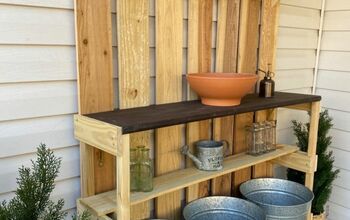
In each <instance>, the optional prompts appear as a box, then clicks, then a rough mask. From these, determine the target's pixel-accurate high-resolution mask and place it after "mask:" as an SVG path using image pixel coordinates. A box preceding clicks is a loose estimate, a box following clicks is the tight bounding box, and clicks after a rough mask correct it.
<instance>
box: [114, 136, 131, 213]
mask: <svg viewBox="0 0 350 220" xmlns="http://www.w3.org/2000/svg"><path fill="white" fill-rule="evenodd" d="M121 138H122V144H121V146H117V157H116V164H117V167H116V171H117V174H116V177H117V179H116V182H117V190H116V197H117V199H116V201H117V219H118V220H130V156H129V153H130V149H129V145H130V137H129V135H128V134H127V135H123V136H122V137H121Z"/></svg>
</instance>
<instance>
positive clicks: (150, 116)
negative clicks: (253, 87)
mask: <svg viewBox="0 0 350 220" xmlns="http://www.w3.org/2000/svg"><path fill="white" fill-rule="evenodd" d="M320 100H321V97H320V96H316V95H303V94H293V93H283V92H277V93H276V94H275V97H274V98H270V99H265V98H259V97H258V96H257V95H254V94H251V95H248V96H246V97H245V98H243V100H242V103H241V105H239V106H234V107H213V106H205V105H202V104H201V103H200V101H184V102H177V103H170V104H161V105H151V106H147V107H138V108H131V109H124V110H118V109H117V110H114V111H107V112H100V113H94V114H86V115H75V117H74V127H75V137H76V138H77V139H78V140H80V141H81V142H83V143H86V144H89V145H91V146H93V147H95V148H98V149H100V150H102V151H105V152H107V153H110V154H112V155H114V156H116V183H117V184H116V185H117V187H116V190H112V191H109V192H104V193H100V194H97V195H93V196H90V197H86V198H83V199H80V201H79V202H80V203H81V204H82V205H83V206H84V207H85V208H87V209H89V210H90V211H91V212H92V213H93V215H95V216H97V217H101V218H102V217H103V216H104V217H103V218H108V217H107V216H106V215H108V214H112V213H117V218H118V220H121V219H123V220H124V219H130V206H131V205H134V204H138V203H140V202H144V201H146V200H149V199H152V198H155V197H158V196H161V195H164V194H166V193H169V192H172V191H175V190H179V189H182V188H185V187H188V186H191V185H193V184H196V183H199V182H202V181H205V180H210V179H212V178H215V177H218V176H222V175H225V174H228V173H232V172H234V171H237V170H240V169H243V168H247V167H250V166H253V165H256V164H259V163H262V162H266V161H270V162H272V163H276V164H280V165H283V166H286V167H289V168H293V169H296V170H299V171H303V172H305V173H306V182H305V185H306V186H307V187H309V188H310V189H312V186H313V174H314V171H315V170H316V165H317V156H316V141H317V129H318V118H319V111H320V103H319V101H320ZM280 107H285V108H292V109H297V110H306V111H309V112H310V133H309V147H308V152H301V151H299V150H298V149H299V148H298V147H296V146H288V145H278V148H277V150H276V151H273V152H270V153H266V154H263V155H261V156H251V155H248V154H246V153H241V154H237V155H234V156H230V157H227V158H225V161H224V169H223V170H221V171H215V172H205V171H200V170H198V169H196V168H194V167H190V168H185V169H181V170H178V171H174V172H170V173H168V174H165V175H161V176H157V177H155V178H154V189H153V191H151V192H136V193H130V167H129V149H130V148H129V134H131V133H134V132H139V131H145V130H149V129H156V128H161V127H166V126H173V125H179V124H184V123H188V122H193V121H199V120H204V119H212V118H217V117H223V116H229V115H235V114H241V113H246V112H253V111H259V110H264V109H271V108H280ZM179 154H180V152H179Z"/></svg>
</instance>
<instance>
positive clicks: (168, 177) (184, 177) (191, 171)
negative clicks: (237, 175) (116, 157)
mask: <svg viewBox="0 0 350 220" xmlns="http://www.w3.org/2000/svg"><path fill="white" fill-rule="evenodd" d="M298 149H299V148H298V147H296V146H288V145H279V147H278V149H277V150H276V151H273V152H269V153H267V154H263V155H260V156H251V155H248V154H246V153H241V154H237V155H233V156H230V157H227V158H225V160H224V168H223V169H222V170H220V171H210V172H206V171H200V170H198V169H197V168H195V167H189V168H186V169H182V170H178V171H174V172H171V173H168V174H165V175H162V176H159V177H155V178H154V189H153V191H151V192H137V193H132V194H131V204H137V203H139V202H143V201H146V200H149V199H152V198H154V197H157V196H159V195H163V194H166V193H169V192H172V191H174V190H179V189H181V188H185V187H187V186H190V185H193V184H195V183H199V182H203V181H205V180H208V179H212V178H215V177H218V176H221V175H226V174H229V173H232V172H234V171H237V170H241V169H243V168H245V167H250V166H252V165H255V164H257V163H261V162H264V161H267V160H272V159H274V158H277V157H280V156H284V155H288V154H291V153H293V152H296V151H298ZM81 201H82V203H83V204H84V205H86V206H88V207H89V208H91V210H93V212H94V214H96V215H98V216H101V215H105V214H108V213H112V212H114V211H115V210H116V203H115V201H116V200H115V191H114V190H113V191H110V192H105V193H101V194H98V195H95V196H91V197H88V198H84V199H82V200H81Z"/></svg>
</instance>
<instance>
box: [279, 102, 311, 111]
mask: <svg viewBox="0 0 350 220" xmlns="http://www.w3.org/2000/svg"><path fill="white" fill-rule="evenodd" d="M284 108H289V109H296V110H304V111H310V110H311V103H302V104H297V105H289V106H286V107H284Z"/></svg>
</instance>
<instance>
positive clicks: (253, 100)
mask: <svg viewBox="0 0 350 220" xmlns="http://www.w3.org/2000/svg"><path fill="white" fill-rule="evenodd" d="M320 100H321V96H318V95H304V94H298V93H287V92H276V93H275V96H274V98H273V99H263V98H260V97H259V96H258V95H257V94H248V95H246V96H245V97H243V99H242V100H241V104H240V105H237V106H230V107H217V106H208V105H203V104H202V103H201V102H200V101H199V100H193V101H182V102H175V103H168V104H162V105H150V106H145V107H137V108H131V109H121V110H119V109H118V110H114V111H109V112H100V113H95V114H87V115H85V116H87V117H90V118H94V119H97V120H100V121H103V122H107V123H110V124H113V125H117V126H119V127H122V132H123V134H128V133H133V132H138V131H144V130H149V129H154V128H161V127H166V126H171V125H178V124H183V123H189V122H193V121H201V120H206V119H210V118H215V117H224V116H229V115H235V114H240V113H247V112H253V111H259V110H263V109H270V108H277V107H286V106H291V105H296V104H300V103H305V102H315V101H320ZM179 112H181V114H179Z"/></svg>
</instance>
